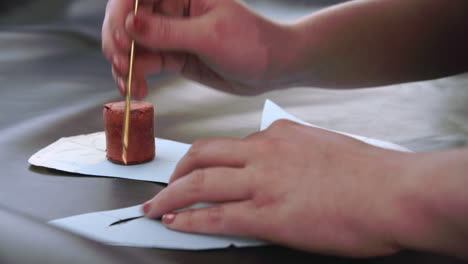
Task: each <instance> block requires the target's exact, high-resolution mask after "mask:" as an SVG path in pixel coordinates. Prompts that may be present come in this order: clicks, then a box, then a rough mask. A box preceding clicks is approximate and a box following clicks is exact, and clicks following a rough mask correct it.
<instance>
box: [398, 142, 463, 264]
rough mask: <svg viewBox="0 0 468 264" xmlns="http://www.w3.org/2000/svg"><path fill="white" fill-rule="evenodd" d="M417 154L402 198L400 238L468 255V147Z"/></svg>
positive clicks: (411, 243) (402, 241)
mask: <svg viewBox="0 0 468 264" xmlns="http://www.w3.org/2000/svg"><path fill="white" fill-rule="evenodd" d="M416 155H418V157H417V158H416V159H415V160H414V164H413V168H414V169H412V170H411V171H410V173H409V174H408V175H409V176H408V177H407V178H406V179H405V180H404V182H405V184H404V185H405V186H406V188H407V190H408V192H406V195H403V196H401V197H400V199H399V204H400V206H399V208H400V209H401V211H400V212H401V214H399V217H400V219H399V220H398V221H396V222H398V223H399V224H397V226H398V228H397V231H396V232H395V234H396V236H397V238H396V240H397V241H398V242H399V243H400V244H401V246H402V247H404V248H409V249H416V250H423V251H432V252H439V253H444V254H450V255H457V256H460V257H464V258H468V253H467V252H468V149H461V150H452V151H444V152H437V153H427V154H416Z"/></svg>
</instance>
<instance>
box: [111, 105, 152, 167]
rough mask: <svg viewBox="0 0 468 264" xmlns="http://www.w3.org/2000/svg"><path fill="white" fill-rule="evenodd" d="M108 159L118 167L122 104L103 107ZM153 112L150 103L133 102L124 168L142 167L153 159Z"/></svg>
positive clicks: (120, 152)
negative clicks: (128, 166)
mask: <svg viewBox="0 0 468 264" xmlns="http://www.w3.org/2000/svg"><path fill="white" fill-rule="evenodd" d="M103 115H104V126H105V130H106V145H107V159H108V160H110V161H112V162H114V163H119V164H124V162H123V160H122V134H123V122H124V115H125V102H114V103H107V104H105V105H104V110H103ZM153 120H154V108H153V105H152V104H150V103H146V102H142V101H132V103H131V108H130V128H129V132H128V149H127V165H132V164H139V163H144V162H147V161H151V160H152V159H154V155H155V146H154V126H153Z"/></svg>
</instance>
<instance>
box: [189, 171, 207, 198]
mask: <svg viewBox="0 0 468 264" xmlns="http://www.w3.org/2000/svg"><path fill="white" fill-rule="evenodd" d="M188 186H189V188H188V189H189V192H190V193H200V192H202V191H203V188H204V186H205V170H204V169H196V170H195V171H193V172H192V175H191V177H190V180H189V183H188Z"/></svg>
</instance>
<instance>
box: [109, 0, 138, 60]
mask: <svg viewBox="0 0 468 264" xmlns="http://www.w3.org/2000/svg"><path fill="white" fill-rule="evenodd" d="M132 6H133V3H132V1H120V0H110V1H108V3H107V6H106V15H105V18H104V23H103V27H102V50H103V53H104V55H105V56H106V58H107V59H108V60H109V61H112V60H113V57H114V55H115V54H117V53H119V48H118V47H120V46H129V42H130V40H129V39H128V36H127V34H126V32H125V28H124V25H125V19H126V16H127V14H128V12H130V11H131V10H132V8H133V7H132Z"/></svg>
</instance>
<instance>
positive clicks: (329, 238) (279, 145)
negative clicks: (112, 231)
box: [143, 120, 468, 257]
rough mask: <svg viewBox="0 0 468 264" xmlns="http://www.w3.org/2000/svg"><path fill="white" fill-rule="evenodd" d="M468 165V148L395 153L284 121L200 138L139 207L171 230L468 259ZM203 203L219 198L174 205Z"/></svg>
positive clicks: (345, 252)
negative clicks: (240, 135)
mask: <svg viewBox="0 0 468 264" xmlns="http://www.w3.org/2000/svg"><path fill="white" fill-rule="evenodd" d="M291 135H294V136H291ZM467 170H468V150H467V149H462V150H452V151H443V152H434V153H419V154H415V153H403V152H397V151H390V150H385V149H381V148H377V147H373V146H371V145H368V144H366V143H363V142H361V141H357V140H355V139H352V138H349V137H347V136H343V135H339V134H336V133H333V132H329V131H325V130H322V129H318V128H313V127H308V126H304V125H300V124H297V123H294V122H291V121H286V120H280V121H277V122H276V123H274V124H273V125H272V126H270V127H269V128H268V129H267V130H265V131H262V132H258V133H255V134H253V135H250V136H248V137H247V138H245V139H227V138H225V139H222V138H221V139H207V140H202V141H198V142H195V143H194V144H193V145H192V147H191V148H190V150H189V152H188V153H187V154H186V155H185V156H184V157H183V159H182V160H181V161H180V162H179V164H178V165H177V168H176V169H175V172H174V174H173V175H172V177H171V180H170V183H169V185H168V187H167V188H165V189H163V190H162V191H161V192H159V193H158V194H157V195H156V196H155V197H154V198H153V199H151V200H150V201H148V202H147V203H145V205H144V206H143V210H144V212H145V214H146V216H147V217H150V218H157V217H160V216H162V215H164V216H163V223H164V224H165V225H166V226H167V227H169V228H171V229H175V230H180V231H185V232H196V233H208V234H211V233H215V234H230V235H245V236H252V237H257V238H260V239H264V240H267V241H271V242H275V243H278V244H282V245H286V246H289V247H293V248H298V249H302V250H307V251H311V252H319V253H324V254H332V255H340V256H351V257H368V256H380V255H388V254H392V253H395V252H397V251H399V250H401V249H414V250H423V251H433V252H439V253H445V254H452V255H457V256H461V257H467V255H466V254H467V243H468V225H467V224H466V223H468V192H467V191H466V186H467V185H466V184H468V177H467V175H466V171H467ZM198 202H218V203H220V204H219V205H216V206H213V207H209V208H204V209H196V210H188V211H183V212H179V213H171V212H173V211H174V210H177V209H180V208H185V207H187V206H190V205H192V204H194V203H198Z"/></svg>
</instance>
